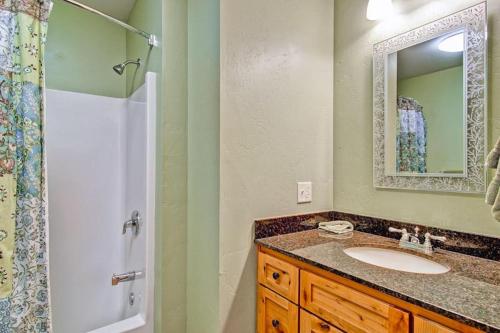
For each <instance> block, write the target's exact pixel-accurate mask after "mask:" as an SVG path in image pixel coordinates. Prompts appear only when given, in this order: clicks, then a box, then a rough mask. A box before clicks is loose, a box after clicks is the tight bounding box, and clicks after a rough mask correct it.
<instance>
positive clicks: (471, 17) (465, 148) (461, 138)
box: [373, 3, 487, 193]
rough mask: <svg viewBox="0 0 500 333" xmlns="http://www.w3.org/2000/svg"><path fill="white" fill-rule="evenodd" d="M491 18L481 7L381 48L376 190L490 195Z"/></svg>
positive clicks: (377, 49) (376, 61) (377, 57)
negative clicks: (486, 164)
mask: <svg viewBox="0 0 500 333" xmlns="http://www.w3.org/2000/svg"><path fill="white" fill-rule="evenodd" d="M486 24H487V13H486V3H481V4H478V5H476V6H474V7H471V8H467V9H465V10H463V11H460V12H458V13H455V14H452V15H450V16H447V17H444V18H442V19H439V20H437V21H434V22H432V23H429V24H427V25H424V26H422V27H419V28H417V29H415V30H412V31H409V32H407V33H404V34H401V35H398V36H395V37H393V38H391V39H388V40H386V41H383V42H380V43H378V44H375V45H374V55H373V66H374V102H373V108H374V110H373V112H374V113H373V119H374V123H373V125H374V127H373V131H374V159H373V170H374V185H375V187H379V188H394V189H407V190H420V191H443V192H466V193H484V192H485V190H486V170H485V168H484V166H483V164H484V158H485V155H486V148H487V144H486V129H487V126H486V125H487V124H486V121H487V116H486V113H487V105H486V101H487V96H486V93H487V88H486V83H487V82H486V81H487V71H486V70H487V40H486Z"/></svg>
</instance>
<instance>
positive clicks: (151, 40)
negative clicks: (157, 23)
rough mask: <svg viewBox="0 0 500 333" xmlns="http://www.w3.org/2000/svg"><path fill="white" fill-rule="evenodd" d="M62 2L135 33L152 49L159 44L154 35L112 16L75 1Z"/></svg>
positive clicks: (65, 0)
mask: <svg viewBox="0 0 500 333" xmlns="http://www.w3.org/2000/svg"><path fill="white" fill-rule="evenodd" d="M63 1H64V2H67V3H69V4H72V5H73V6H76V7H78V8H81V9H84V10H86V11H89V12H91V13H94V14H97V15H99V16H102V17H104V18H105V19H107V20H109V21H111V22H113V23H116V24H118V25H120V26H122V27H123V28H125V29H127V30H129V31H132V32H135V33H136V34H138V35H140V36H142V37H144V38H146V39H147V40H148V44H149V46H154V47H158V46H159V42H158V38H156V35H153V34H150V33H147V32H145V31H142V30H139V29H137V28H135V27H133V26H131V25H129V24H127V23H125V22H122V21H120V20H118V19H116V18H114V17H112V16H109V15H107V14H104V13H103V12H101V11H99V10H97V9H94V8H92V7H89V6H87V5H84V4H82V3H79V2H77V1H74V0H63Z"/></svg>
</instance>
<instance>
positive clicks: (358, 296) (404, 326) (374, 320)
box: [257, 246, 482, 333]
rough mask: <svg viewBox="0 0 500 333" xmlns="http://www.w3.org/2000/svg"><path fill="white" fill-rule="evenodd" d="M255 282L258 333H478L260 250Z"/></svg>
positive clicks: (370, 290)
mask: <svg viewBox="0 0 500 333" xmlns="http://www.w3.org/2000/svg"><path fill="white" fill-rule="evenodd" d="M257 276H258V283H259V285H258V305H257V333H295V332H297V333H480V332H482V331H479V330H477V329H475V328H472V327H469V326H467V325H464V324H462V323H459V322H456V321H453V320H451V319H449V318H446V317H443V316H441V315H439V314H436V313H433V312H430V311H429V310H426V309H423V308H420V307H418V306H415V305H413V304H409V303H406V302H404V301H401V300H399V299H397V298H394V297H392V296H389V295H386V294H383V293H381V292H379V291H377V290H373V289H371V288H368V287H366V286H363V285H360V284H358V283H355V282H353V281H351V280H348V279H345V278H342V277H340V276H337V275H335V274H332V273H330V272H327V271H324V270H321V269H319V268H317V267H315V266H311V265H308V264H305V263H303V262H301V261H298V260H296V259H293V258H290V257H288V256H286V255H283V254H281V253H278V252H275V251H272V250H270V249H267V248H264V247H260V246H259V248H258V268H257Z"/></svg>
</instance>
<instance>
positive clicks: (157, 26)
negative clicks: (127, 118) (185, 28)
mask: <svg viewBox="0 0 500 333" xmlns="http://www.w3.org/2000/svg"><path fill="white" fill-rule="evenodd" d="M161 8H162V1H161V0H137V2H136V3H135V6H134V8H133V9H132V12H131V13H130V15H129V19H128V22H127V23H128V24H130V25H132V26H134V27H136V28H138V29H141V30H143V31H146V32H148V33H152V34H155V35H156V37H157V38H158V40H159V41H160V43H161V38H162V15H163V13H162V11H161ZM126 34H127V43H126V55H127V57H126V58H127V59H137V58H141V59H142V61H143V63H142V65H141V66H140V67H139V68H136V67H134V66H129V67H127V69H126V77H127V88H126V89H127V90H126V91H127V95H130V94H131V93H132V92H134V91H135V90H136V89H137V88H139V87H140V86H141V85H142V84H143V83H144V78H145V74H146V72H147V71H152V72H156V73H160V72H161V66H162V58H161V55H162V52H161V50H162V49H161V47H159V48H152V47H149V45H148V43H147V40H146V39H145V38H144V37H142V36H139V35H137V34H136V33H133V32H130V31H127V32H126ZM160 46H161V45H160Z"/></svg>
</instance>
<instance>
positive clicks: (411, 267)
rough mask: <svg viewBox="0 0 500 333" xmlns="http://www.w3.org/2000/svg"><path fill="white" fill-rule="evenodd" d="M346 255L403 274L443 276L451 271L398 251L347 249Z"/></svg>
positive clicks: (364, 248)
mask: <svg viewBox="0 0 500 333" xmlns="http://www.w3.org/2000/svg"><path fill="white" fill-rule="evenodd" d="M344 253H345V254H347V255H348V256H350V257H352V258H354V259H357V260H359V261H362V262H365V263H367V264H372V265H375V266H379V267H384V268H388V269H393V270H396V271H402V272H409V273H421V274H443V273H446V272H448V271H449V270H450V269H449V268H448V267H446V266H444V265H441V264H438V263H437V262H434V261H432V260H429V259H425V258H422V257H419V256H415V255H412V254H409V253H406V252H402V251H397V250H389V249H381V248H376V247H350V248H347V249H345V250H344Z"/></svg>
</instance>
